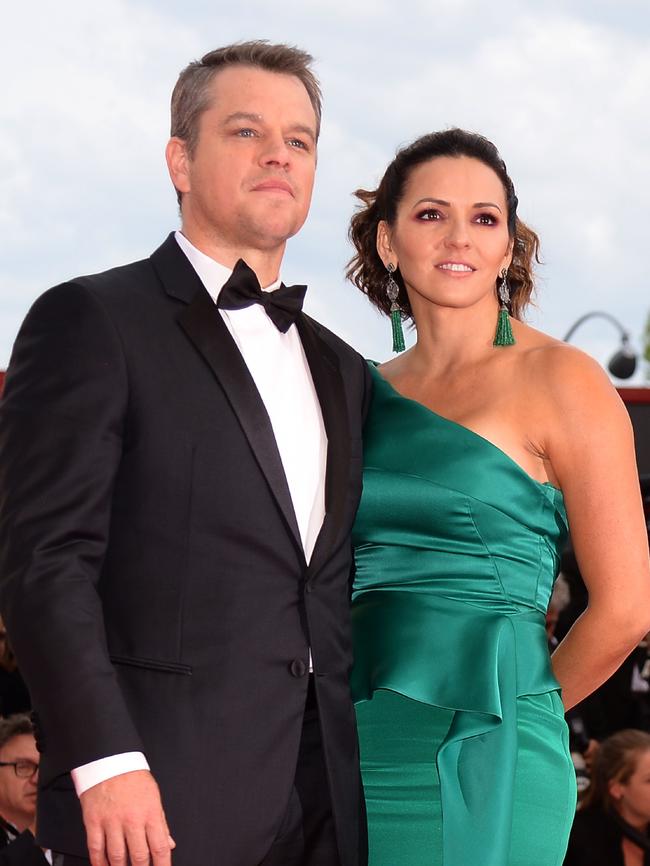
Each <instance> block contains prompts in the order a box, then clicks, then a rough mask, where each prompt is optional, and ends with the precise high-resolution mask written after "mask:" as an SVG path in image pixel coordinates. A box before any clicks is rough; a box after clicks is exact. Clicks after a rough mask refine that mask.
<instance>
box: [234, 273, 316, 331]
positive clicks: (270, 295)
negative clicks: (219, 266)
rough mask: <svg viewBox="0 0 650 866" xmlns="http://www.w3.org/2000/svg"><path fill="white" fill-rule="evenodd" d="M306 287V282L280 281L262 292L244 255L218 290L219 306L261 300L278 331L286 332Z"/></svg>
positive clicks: (296, 312)
mask: <svg viewBox="0 0 650 866" xmlns="http://www.w3.org/2000/svg"><path fill="white" fill-rule="evenodd" d="M306 291H307V286H285V285H284V283H281V285H280V288H279V289H276V290H275V291H274V292H263V291H262V289H261V288H260V284H259V282H258V279H257V277H256V276H255V271H253V270H251V269H250V268H249V267H248V265H247V264H246V262H245V261H244V260H243V259H239V260H238V261H237V264H236V265H235V267H234V269H233V272H232V274H231V276H230V279H229V280H228V281H227V282H226V283H225V284H224V286H223V288H222V289H221V291H220V292H219V297H218V299H217V306H218V307H220V308H221V309H222V310H241V309H243V308H244V307H250V306H251V304H261V305H262V306H263V307H264V309H265V311H266V315H267V316H268V317H269V319H270V320H271V321H272V322H273V324H274V325H275V327H276V328H277V329H278V331H282V333H283V334H286V332H287V331H288V330H289V328H290V327H291V325H292V324H293V323H294V322H295V320H296V316H297V315H298V313H299V312H300V311H301V310H302V302H303V300H304V299H305V292H306Z"/></svg>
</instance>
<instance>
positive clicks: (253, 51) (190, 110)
mask: <svg viewBox="0 0 650 866" xmlns="http://www.w3.org/2000/svg"><path fill="white" fill-rule="evenodd" d="M312 62H313V57H312V56H311V55H310V54H307V52H306V51H301V50H300V49H299V48H296V47H295V46H293V45H283V44H277V45H274V44H272V43H269V42H268V41H267V40H266V39H256V40H253V41H251V42H236V43H235V44H233V45H226V46H224V47H223V48H217V49H215V50H214V51H210V52H208V54H206V55H204V56H203V57H202V58H201V59H200V60H194V61H192V63H190V64H188V65H187V66H186V67H185V69H183V71H182V72H181V74H180V75H179V76H178V81H177V82H176V86H175V87H174V91H173V93H172V102H171V134H172V136H175V137H177V138H182V139H183V141H185V143H186V145H187V150H188V153H189V155H190V156H192V155H193V153H194V150H195V148H196V144H197V141H198V137H199V120H200V117H201V115H202V114H203V112H204V111H205V110H206V109H207V108H208V107H209V104H210V84H211V83H212V79H213V78H214V76H215V75H216V74H217V73H218V72H219V71H220V70H221V69H225V68H226V67H227V66H255V67H257V68H258V69H265V70H267V71H268V72H278V73H281V74H283V75H294V76H295V77H296V78H298V79H299V80H300V81H301V82H302V83H303V84H304V86H305V90H306V91H307V93H308V95H309V99H310V101H311V104H312V106H313V109H314V113H315V114H316V138H318V135H319V133H320V124H321V113H322V94H321V89H320V85H319V83H318V79H317V78H316V76H315V75H314V73H313V72H312V70H311V69H310V65H311V63H312Z"/></svg>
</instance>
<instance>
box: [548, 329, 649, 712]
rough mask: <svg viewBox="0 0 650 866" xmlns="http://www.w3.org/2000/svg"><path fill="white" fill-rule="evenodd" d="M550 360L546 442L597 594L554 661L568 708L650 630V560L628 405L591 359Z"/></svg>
mask: <svg viewBox="0 0 650 866" xmlns="http://www.w3.org/2000/svg"><path fill="white" fill-rule="evenodd" d="M544 355H545V358H544V363H543V364H542V365H540V369H539V372H541V373H543V377H544V385H543V392H544V393H545V395H546V398H547V400H548V403H547V406H546V409H547V412H546V420H545V424H544V428H545V441H544V442H543V443H542V445H543V448H544V452H545V453H546V454H547V456H548V459H549V462H550V464H551V467H552V470H553V473H554V475H555V476H556V477H557V479H558V480H559V483H560V487H561V488H562V491H563V493H564V498H565V502H566V507H567V513H568V517H569V527H570V530H571V538H572V541H573V547H574V550H575V554H576V558H577V561H578V565H579V567H580V572H581V574H582V578H583V580H584V582H585V585H586V587H587V590H588V593H589V604H588V607H587V610H586V611H585V612H584V613H583V614H582V616H580V617H579V618H578V620H577V621H576V622H575V624H574V626H573V627H572V629H571V630H570V631H569V633H568V634H567V636H566V637H565V638H564V640H563V641H562V642H561V643H560V645H559V646H558V648H557V649H556V651H555V652H554V653H553V657H552V662H553V668H554V671H555V674H556V676H557V678H558V681H559V682H560V685H561V686H562V694H563V699H564V704H565V706H566V707H567V709H568V708H570V707H572V706H573V705H574V704H576V703H578V702H579V701H581V700H582V699H583V698H584V697H586V696H587V695H588V694H590V693H591V692H592V691H594V689H596V688H598V686H600V685H601V684H602V683H603V682H604V681H605V680H606V679H608V678H609V677H610V676H611V675H612V673H613V672H614V671H615V670H616V669H617V668H618V666H619V665H620V664H621V662H622V661H623V660H624V659H625V658H626V656H627V655H629V653H630V652H631V651H632V650H633V649H634V647H635V646H636V645H637V644H638V643H639V641H640V640H641V638H642V637H643V635H644V634H646V632H648V630H650V557H649V554H648V536H647V531H646V524H645V518H644V515H643V505H642V502H641V493H640V489H639V479H638V471H637V467H636V459H635V454H634V438H633V433H632V426H631V423H630V419H629V416H628V414H627V411H626V409H625V407H624V406H623V404H622V402H621V400H620V399H619V397H618V394H617V393H616V391H615V389H614V388H613V386H612V385H611V383H610V381H609V379H608V378H607V376H606V374H605V373H604V371H603V370H602V369H601V368H600V367H599V366H598V365H597V364H596V363H595V362H594V361H593V360H592V359H591V358H589V357H587V356H586V355H584V354H583V353H581V352H578V351H577V350H575V349H572V348H570V347H566V346H555V347H552V348H549V349H548V350H546V351H545V352H544ZM540 384H541V383H540ZM544 402H545V403H546V400H545V401H544Z"/></svg>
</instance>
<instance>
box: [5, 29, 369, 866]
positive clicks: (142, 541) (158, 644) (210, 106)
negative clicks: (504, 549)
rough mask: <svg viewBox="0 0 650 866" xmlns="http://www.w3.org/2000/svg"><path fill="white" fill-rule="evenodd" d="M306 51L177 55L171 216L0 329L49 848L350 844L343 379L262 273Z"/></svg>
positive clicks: (9, 498) (12, 627) (18, 623)
mask: <svg viewBox="0 0 650 866" xmlns="http://www.w3.org/2000/svg"><path fill="white" fill-rule="evenodd" d="M310 60H311V58H310V57H309V55H306V54H304V53H303V52H300V51H298V50H296V49H293V48H288V47H287V46H282V45H275V46H274V45H268V44H266V43H260V42H254V43H244V44H240V45H236V46H229V47H227V48H224V49H219V50H217V51H214V52H211V53H210V54H208V55H206V56H205V57H204V58H203V59H202V60H201V61H200V62H196V63H193V64H190V66H188V67H187V69H185V70H184V71H183V72H182V73H181V76H180V78H179V81H178V83H177V85H176V88H175V90H174V94H173V97H172V138H171V140H170V142H169V144H168V147H167V161H168V166H169V171H170V175H171V178H172V181H173V183H174V186H175V188H176V190H177V194H178V197H179V200H180V202H181V213H182V233H181V232H177V233H175V234H172V235H170V236H169V237H168V238H167V240H166V241H165V242H164V243H163V244H162V246H161V247H159V248H158V249H157V250H156V251H155V252H154V253H153V255H152V256H151V257H150V258H148V259H145V260H143V261H140V262H136V263H134V264H130V265H127V266H125V267H121V268H116V269H114V270H111V271H108V272H106V273H102V274H97V275H94V276H88V277H81V278H77V279H74V280H71V281H70V282H68V283H65V284H63V285H60V286H57V287H55V288H54V289H51V290H50V291H49V292H47V293H46V294H45V295H43V296H42V297H41V298H40V299H39V300H38V301H37V302H36V303H35V305H34V306H33V308H32V309H31V311H30V312H29V314H28V316H27V318H26V320H25V323H24V324H23V326H22V329H21V331H20V333H19V336H18V338H17V341H16V345H15V347H14V352H13V355H12V359H11V363H10V366H9V371H8V373H7V379H6V385H5V393H4V399H3V403H2V407H1V413H0V449H1V451H0V525H1V530H0V532H1V536H0V549H1V553H0V575H1V577H2V594H1V606H2V614H3V616H4V617H5V622H6V624H7V627H8V631H9V635H10V637H11V639H12V642H13V645H14V648H15V651H16V655H17V658H18V661H19V664H20V666H21V670H22V671H23V673H24V675H25V679H26V680H27V683H28V686H29V689H30V692H31V695H32V700H33V705H34V709H35V719H36V724H37V737H38V741H39V748H40V751H41V765H40V791H39V806H38V838H39V842H40V843H41V844H43V845H45V846H47V847H49V848H52V849H53V850H54V851H55V852H61V853H60V854H59V855H58V857H57V858H55V863H60V864H62V866H69V864H78V863H84V862H87V859H79V858H88V856H89V852H90V860H91V862H92V864H93V866H106V864H108V863H110V864H111V866H122V864H124V863H125V862H127V859H128V858H130V862H131V863H132V864H140V863H148V862H150V860H151V862H152V863H153V864H155V866H167V864H170V863H171V862H172V861H173V863H174V864H175V866H211V864H214V866H217V864H219V866H257V864H264V866H279V864H282V866H292V864H304V866H359V864H362V863H363V862H364V858H365V829H364V820H363V806H362V792H361V786H360V781H359V772H358V754H357V742H356V732H355V723H354V712H353V706H352V703H351V700H350V693H349V687H348V672H349V668H350V664H351V649H350V627H349V616H348V602H349V575H350V569H351V547H350V529H351V525H352V521H353V518H354V514H355V511H356V508H357V503H358V499H359V495H360V488H361V440H360V436H361V426H362V419H363V414H364V411H365V406H366V404H367V400H368V397H369V384H368V374H367V370H366V367H365V364H364V363H363V361H362V359H361V358H360V356H359V355H357V354H356V353H355V352H354V351H353V350H352V349H350V348H349V347H348V346H347V345H345V344H344V343H343V342H341V341H340V340H339V339H338V338H337V337H335V336H334V335H333V334H331V333H330V332H329V331H327V330H326V329H325V328H323V327H322V326H320V325H319V324H317V323H316V322H314V321H313V320H312V319H310V318H309V317H307V316H306V315H304V314H303V313H302V312H301V309H300V304H301V300H302V295H303V294H304V287H300V286H298V287H291V288H286V287H284V286H279V287H278V284H279V271H280V265H281V261H282V256H283V252H284V248H285V243H286V240H287V239H288V238H289V237H291V236H292V235H294V234H295V233H296V232H297V231H298V230H299V229H300V227H301V226H302V224H303V222H304V220H305V218H306V216H307V211H308V208H309V203H310V198H311V191H312V184H313V179H314V171H315V165H316V144H317V139H318V132H319V124H320V91H319V88H318V84H317V82H316V79H315V78H314V76H313V73H312V72H311V71H310V68H309V62H310ZM260 286H263V287H265V288H266V289H267V291H260ZM272 290H275V291H272ZM215 302H216V304H215ZM312 660H313V673H312ZM84 825H85V832H84ZM172 837H173V838H172ZM172 851H173V855H172Z"/></svg>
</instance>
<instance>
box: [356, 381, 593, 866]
mask: <svg viewBox="0 0 650 866" xmlns="http://www.w3.org/2000/svg"><path fill="white" fill-rule="evenodd" d="M372 371H373V378H374V386H375V387H374V395H373V401H372V405H371V408H370V414H369V417H368V420H367V423H366V427H365V432H364V482H363V496H362V500H361V506H360V509H359V513H358V517H357V521H356V525H355V528H354V536H353V537H354V545H355V561H356V575H355V581H354V591H353V604H352V622H353V634H354V646H355V665H354V670H353V676H352V689H353V695H354V698H355V701H356V702H357V719H358V724H359V740H360V746H361V769H362V774H363V781H364V788H365V793H366V803H367V808H368V832H369V842H370V866H559V864H561V863H562V860H563V857H564V852H565V849H566V844H567V840H568V836H569V830H570V827H571V822H572V820H573V814H574V811H575V803H576V789H575V773H574V769H573V765H572V763H571V758H570V755H569V749H568V731H567V727H566V724H565V722H564V714H563V706H562V702H561V699H560V696H559V691H558V689H559V687H558V683H557V680H556V679H555V677H554V676H553V673H552V670H551V666H550V661H549V653H548V649H547V642H546V633H545V627H544V623H545V612H546V608H547V606H548V601H549V598H550V594H551V590H552V588H553V582H554V580H555V577H556V575H557V572H558V567H559V554H560V551H561V549H562V546H563V543H564V541H565V538H566V532H567V523H566V512H565V508H564V502H563V497H562V493H561V492H560V491H559V490H558V489H556V488H555V487H553V486H551V485H550V484H542V483H540V482H538V481H535V480H534V479H533V478H532V477H531V476H529V475H528V474H527V473H526V472H525V471H524V470H523V469H522V468H521V467H520V466H518V465H517V463H515V462H514V461H513V460H512V459H510V458H509V457H508V456H507V455H506V454H505V453H504V452H503V451H501V450H500V449H499V448H497V447H496V446H495V445H493V444H491V443H490V442H489V441H488V440H486V439H484V438H483V437H481V436H479V435H478V434H476V433H473V432H472V431H471V430H469V429H467V428H466V427H463V426H461V425H459V424H456V423H455V422H453V421H449V420H448V419H446V418H443V417H442V416H440V415H437V414H436V413H434V412H432V411H431V410H429V409H427V408H426V407H425V406H422V405H421V404H420V403H417V402H415V401H413V400H409V399H407V398H405V397H403V396H401V395H400V394H398V393H397V391H395V389H394V388H393V387H392V386H391V385H390V384H389V383H388V382H387V381H386V380H385V379H383V378H382V376H381V375H380V373H379V372H378V371H377V370H376V369H375V368H374V366H373V367H372Z"/></svg>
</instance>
